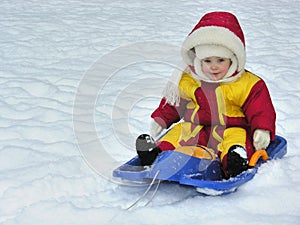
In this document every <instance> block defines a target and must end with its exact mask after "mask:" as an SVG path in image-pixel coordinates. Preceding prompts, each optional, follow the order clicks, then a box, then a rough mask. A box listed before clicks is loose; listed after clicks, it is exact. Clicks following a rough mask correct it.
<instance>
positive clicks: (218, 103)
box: [151, 71, 276, 140]
mask: <svg viewBox="0 0 300 225" xmlns="http://www.w3.org/2000/svg"><path fill="white" fill-rule="evenodd" d="M179 92H180V96H181V99H180V104H179V106H173V105H171V104H169V103H167V102H166V99H165V98H163V99H162V100H161V102H160V105H159V107H158V108H157V109H156V110H155V111H154V112H153V113H152V115H151V117H152V118H153V119H154V120H155V121H156V122H157V123H158V124H160V125H161V126H162V127H164V128H169V127H170V126H171V125H172V124H173V123H176V122H178V121H180V120H181V119H183V120H184V121H186V122H191V123H193V124H195V125H204V126H215V125H220V126H224V127H225V128H229V127H242V128H244V129H246V130H248V132H250V134H251V136H252V135H253V132H254V131H255V130H256V129H263V130H269V131H270V134H271V140H274V137H275V118H276V114H275V110H274V106H273V104H272V101H271V97H270V94H269V91H268V88H267V86H266V84H265V82H264V81H263V80H262V79H261V78H260V77H258V76H256V75H254V74H253V73H251V72H249V71H245V72H244V73H243V74H242V75H241V76H240V77H239V78H238V79H237V80H236V81H233V82H230V83H207V82H203V81H197V80H196V79H194V78H193V77H192V76H191V75H190V74H188V73H184V74H183V75H182V78H181V80H180V83H179Z"/></svg>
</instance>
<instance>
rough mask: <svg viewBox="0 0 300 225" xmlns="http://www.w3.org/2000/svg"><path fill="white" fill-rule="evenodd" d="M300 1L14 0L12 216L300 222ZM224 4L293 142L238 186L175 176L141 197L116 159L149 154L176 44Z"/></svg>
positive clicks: (8, 163)
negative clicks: (211, 187) (203, 191)
mask: <svg viewBox="0 0 300 225" xmlns="http://www.w3.org/2000/svg"><path fill="white" fill-rule="evenodd" d="M299 8H300V2H299V1H298V0H278V1H259V0H252V1H238V0H232V1H223V0H222V1H221V0H212V1H201V2H200V1H199V2H198V1H193V0H177V1H175V0H161V1H142V0H126V1H121V0H114V1H108V0H87V1H81V0H64V1H60V0H53V1H45V0H39V1H37V0H28V1H23V0H2V1H1V2H0V26H1V35H0V47H1V48H0V68H1V69H0V86H1V88H0V104H1V113H0V224H1V225H12V224H22V225H27V224H28V225H29V224H30V225H35V224H38V225H40V224H44V225H46V224H51V225H53V224H72V225H74V224H76V225H80V224H84V225H86V224H89V225H91V224H98V225H99V224H115V225H119V224H122V225H132V224H139V225H141V224H172V225H181V224H210V225H211V224H217V225H220V224H272V225H275V224H280V225H282V224H300V222H299V221H300V195H299V193H300V173H299V170H300V164H299V160H300V152H299V146H300V141H299V140H300V139H299V136H300V132H299V126H300V112H299V107H300V101H299V100H300V88H299V83H300V76H299V71H300V66H299V62H298V59H299V57H300V13H299ZM213 10H226V11H231V12H233V13H235V14H236V15H237V17H238V18H239V20H240V23H241V25H242V27H243V29H244V32H245V35H246V42H247V68H248V69H249V70H251V71H253V72H255V73H256V74H258V75H260V76H261V77H263V78H264V79H265V81H266V83H267V85H268V87H269V89H270V92H271V96H272V99H273V101H274V105H275V107H276V111H277V133H278V134H279V135H281V136H284V137H285V138H286V139H287V141H288V154H287V155H286V156H285V157H284V158H283V159H281V160H275V161H271V162H269V163H267V164H264V165H262V167H261V168H260V169H259V171H258V174H257V175H256V176H255V178H254V179H253V180H252V181H251V182H249V183H247V184H245V185H244V186H241V187H240V188H239V189H238V191H237V192H235V193H233V194H230V195H226V196H221V197H220V196H218V197H208V196H203V195H200V194H198V193H197V192H196V191H195V189H194V188H188V187H183V186H179V185H176V184H170V183H162V184H161V186H160V188H159V189H158V192H157V194H156V196H155V198H154V199H153V201H152V202H151V203H150V204H149V205H148V206H147V207H143V204H144V203H145V202H146V201H147V199H145V200H144V201H142V203H141V204H138V205H137V206H136V207H134V208H132V209H131V210H129V211H127V210H125V208H127V207H128V206H130V205H131V204H132V203H133V202H134V201H135V200H136V199H137V198H138V197H139V196H141V195H142V194H143V192H144V191H145V190H146V188H147V187H146V186H144V185H136V186H132V185H121V184H120V183H118V182H115V181H114V180H112V178H111V170H112V169H113V168H114V166H116V165H119V164H121V163H123V162H124V161H126V160H128V159H129V158H131V157H133V156H134V155H135V152H134V139H135V137H137V135H139V134H140V133H144V132H148V129H149V128H148V127H149V125H148V124H149V121H150V119H149V115H150V113H151V111H152V110H153V109H154V108H155V107H156V106H157V104H158V102H159V98H160V94H161V89H162V87H163V86H164V84H165V83H166V81H167V79H168V78H169V76H170V74H171V72H172V70H173V69H174V65H176V60H177V59H178V60H180V58H179V56H178V58H177V55H176V54H175V53H176V50H178V49H179V47H180V45H181V43H182V42H183V40H184V38H185V36H186V35H187V34H188V33H189V31H190V30H191V29H192V28H193V26H194V25H195V23H196V22H197V21H198V20H199V18H200V17H201V16H202V15H203V14H204V13H206V12H208V11H213ZM169 52H171V53H172V54H170V55H168V54H169ZM178 55H179V54H178ZM173 56H174V57H173ZM175 56H176V57H175Z"/></svg>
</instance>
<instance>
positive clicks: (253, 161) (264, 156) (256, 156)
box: [249, 150, 269, 167]
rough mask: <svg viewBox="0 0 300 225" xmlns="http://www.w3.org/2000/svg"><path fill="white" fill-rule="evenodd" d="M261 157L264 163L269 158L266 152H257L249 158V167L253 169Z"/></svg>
mask: <svg viewBox="0 0 300 225" xmlns="http://www.w3.org/2000/svg"><path fill="white" fill-rule="evenodd" d="M260 157H262V159H263V160H264V161H266V160H268V158H269V156H268V153H267V151H266V150H257V151H256V152H255V153H254V154H253V155H252V157H251V159H250V162H249V166H251V167H254V166H256V164H257V161H258V160H259V158H260Z"/></svg>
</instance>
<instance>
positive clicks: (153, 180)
mask: <svg viewBox="0 0 300 225" xmlns="http://www.w3.org/2000/svg"><path fill="white" fill-rule="evenodd" d="M159 172H160V171H159V170H158V171H157V172H156V173H155V176H154V177H153V179H152V181H151V183H150V184H149V186H148V188H147V190H146V191H145V192H144V193H143V194H142V195H141V196H140V197H139V198H138V199H137V200H136V201H135V202H134V203H132V204H131V205H130V206H129V207H128V208H126V209H127V210H129V209H131V208H132V207H133V206H135V205H136V204H137V203H138V202H140V201H141V200H142V199H143V198H144V197H145V196H146V195H147V194H148V192H149V191H150V189H151V187H152V185H153V184H154V182H155V180H156V178H157V176H158V174H159ZM153 197H154V196H153ZM153 197H152V198H153ZM151 200H152V199H151ZM151 200H150V201H151ZM149 203H150V202H149ZM147 204H148V203H147Z"/></svg>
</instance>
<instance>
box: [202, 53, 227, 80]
mask: <svg viewBox="0 0 300 225" xmlns="http://www.w3.org/2000/svg"><path fill="white" fill-rule="evenodd" d="M230 65H231V60H230V59H228V58H221V57H217V56H211V57H207V58H205V59H202V60H201V69H202V72H203V73H204V75H205V76H207V77H208V78H209V79H210V80H214V81H218V80H221V79H222V78H223V77H224V76H225V75H226V74H227V72H228V70H229V68H230Z"/></svg>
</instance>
